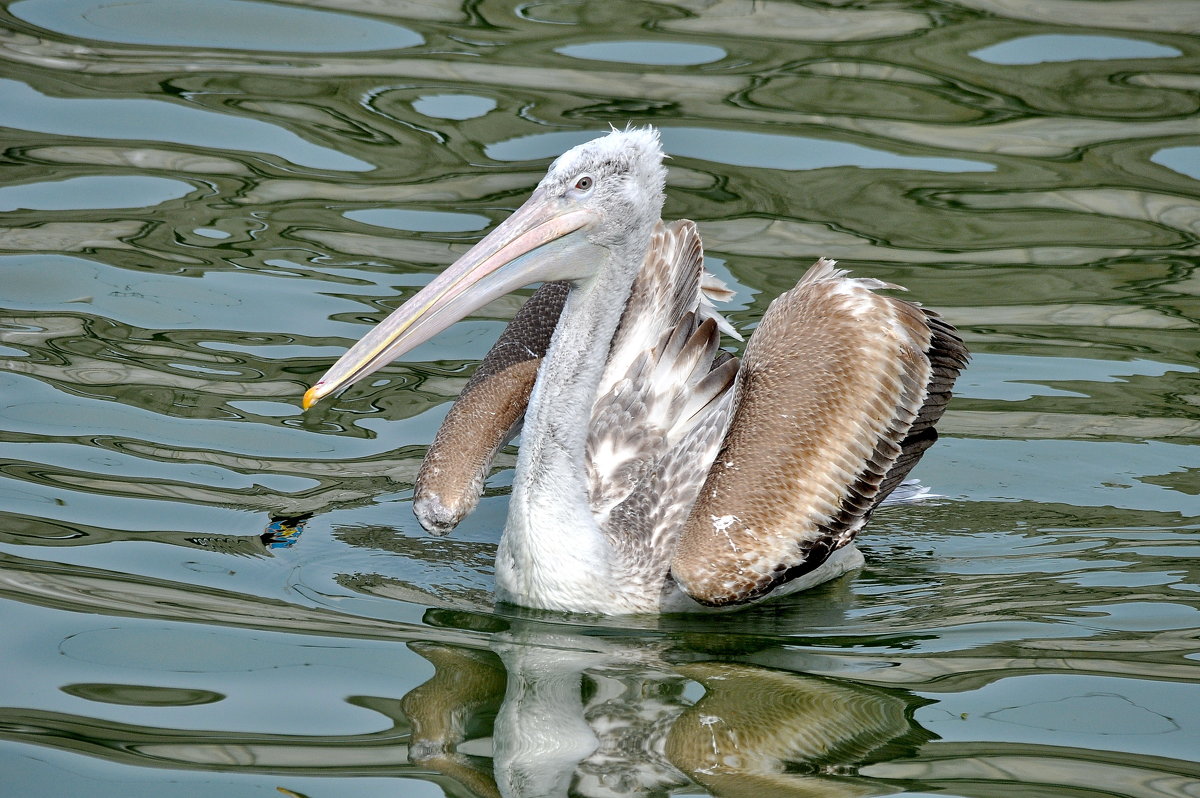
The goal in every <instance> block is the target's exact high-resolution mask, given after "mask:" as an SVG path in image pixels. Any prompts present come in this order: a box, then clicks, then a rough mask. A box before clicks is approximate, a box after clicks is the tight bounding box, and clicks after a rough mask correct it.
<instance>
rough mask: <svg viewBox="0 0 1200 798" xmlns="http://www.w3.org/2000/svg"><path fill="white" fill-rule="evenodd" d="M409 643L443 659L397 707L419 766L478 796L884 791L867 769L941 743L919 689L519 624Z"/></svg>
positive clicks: (435, 660) (888, 788)
mask: <svg viewBox="0 0 1200 798" xmlns="http://www.w3.org/2000/svg"><path fill="white" fill-rule="evenodd" d="M410 647H411V648H412V649H413V650H414V651H416V653H418V654H420V655H421V656H422V657H424V658H425V659H427V660H429V662H431V663H432V664H433V666H434V668H435V673H434V676H433V677H432V678H431V679H430V680H429V681H427V682H425V683H424V684H422V685H421V686H420V687H417V688H416V689H414V690H412V691H411V692H410V693H409V694H408V695H407V696H406V697H405V698H404V700H403V704H402V706H403V709H404V711H405V713H406V715H407V716H408V718H409V720H410V721H411V723H412V730H413V731H412V742H411V746H410V758H411V760H412V763H413V764H414V765H416V766H418V767H423V768H430V769H432V770H435V771H437V772H439V773H441V774H442V775H444V776H447V777H449V778H452V779H454V780H455V781H456V782H458V783H459V784H461V785H462V786H464V787H466V788H467V789H469V790H470V791H471V792H472V793H474V794H475V795H478V796H503V798H542V797H543V796H563V797H564V798H565V797H566V796H613V797H614V798H615V797H616V796H652V795H665V794H667V793H669V792H674V791H677V790H679V789H681V788H686V787H688V786H692V785H699V786H701V787H703V788H704V789H705V790H707V791H708V792H709V793H710V794H712V795H714V796H729V797H730V798H741V796H746V798H749V797H750V796H755V798H758V796H768V795H769V796H794V797H795V798H800V797H801V796H826V797H827V796H868V795H880V794H885V793H889V792H893V791H894V789H895V787H894V786H893V785H889V784H886V783H882V782H878V781H875V780H871V779H866V778H862V777H859V776H857V775H856V770H857V768H858V767H859V766H861V765H863V764H866V763H869V762H872V761H879V760H881V759H892V758H895V757H896V756H900V755H903V754H904V753H905V752H909V753H911V752H912V751H913V750H915V748H916V746H918V745H919V744H920V743H922V742H924V741H926V740H928V739H930V738H931V737H932V736H933V735H931V734H929V733H928V732H926V731H924V730H923V729H921V728H920V727H919V726H917V725H916V724H915V722H914V721H913V720H912V717H911V716H912V712H913V710H914V709H915V704H914V699H913V698H912V697H911V696H907V695H905V694H902V693H898V692H889V691H884V690H880V689H876V688H871V687H864V686H862V685H858V684H853V683H849V682H844V681H840V680H835V679H828V678H822V677H816V676H810V675H806V674H801V673H794V672H787V671H781V670H772V669H767V668H763V667H759V666H756V665H752V664H745V663H740V662H728V661H699V662H685V663H671V662H670V661H669V658H670V656H671V652H670V651H669V650H668V648H669V644H667V643H659V642H656V641H654V642H652V641H646V640H641V641H630V640H620V639H614V638H609V637H595V636H584V635H575V634H570V633H560V632H547V631H545V627H542V628H541V629H538V630H533V629H522V628H519V627H515V626H514V627H513V628H512V629H510V630H508V631H504V632H500V633H497V634H496V635H495V636H494V637H493V638H492V644H491V650H490V651H482V650H476V649H469V648H465V647H460V646H452V645H444V644H439V643H412V644H410ZM686 656H692V657H694V656H696V655H695V653H694V652H693V653H690V654H686ZM493 713H494V718H495V720H494V724H493V727H492V728H491V729H490V730H489V728H488V720H489V718H490V717H492V716H493ZM489 731H490V740H489V739H488V733H489ZM489 743H490V745H489ZM488 754H491V755H492V759H490V760H489V758H488Z"/></svg>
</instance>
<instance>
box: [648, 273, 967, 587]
mask: <svg viewBox="0 0 1200 798" xmlns="http://www.w3.org/2000/svg"><path fill="white" fill-rule="evenodd" d="M834 266H835V262H834V261H830V260H826V259H822V260H820V261H818V262H817V263H816V265H814V266H813V267H812V268H811V269H810V270H809V271H808V272H807V273H806V274H805V275H804V277H803V278H801V280H800V282H799V283H798V284H797V286H796V287H795V288H794V289H792V290H791V291H789V292H788V293H786V294H784V295H782V296H781V297H779V298H778V299H776V300H775V302H773V303H772V304H771V307H770V308H769V309H768V310H767V313H766V315H765V316H764V318H763V321H762V324H761V325H760V326H759V328H758V330H757V331H756V332H755V334H754V336H753V337H752V338H751V340H750V343H749V345H748V346H747V348H746V353H745V357H744V361H743V365H742V370H741V373H740V374H739V378H738V387H737V397H736V399H735V401H736V403H737V409H736V413H735V415H734V419H733V421H732V423H731V426H730V430H729V434H728V436H727V438H726V440H725V443H724V446H723V448H722V449H721V451H720V453H719V454H718V455H717V458H716V462H714V464H713V467H712V469H711V470H710V471H709V473H708V477H707V480H706V481H705V484H704V486H703V488H702V489H701V491H700V495H699V497H698V499H697V501H696V504H695V506H694V507H693V508H692V512H691V514H690V515H689V517H688V520H687V522H686V524H685V526H684V529H683V531H682V533H681V536H680V539H679V545H678V547H677V549H676V553H675V556H674V559H673V562H672V575H673V576H674V578H675V580H676V581H677V582H678V584H679V585H680V587H682V588H683V590H684V591H685V592H687V593H688V594H689V595H690V596H692V598H694V599H696V600H697V601H699V602H701V603H704V604H709V605H713V606H719V605H725V604H737V603H742V602H746V601H751V600H754V599H756V598H759V597H761V596H763V595H765V594H767V593H768V592H770V591H771V590H773V589H775V588H776V587H778V586H780V585H782V584H784V583H786V582H788V581H790V580H792V579H794V578H796V577H798V576H801V575H803V574H805V573H807V572H809V571H811V570H813V569H815V568H816V567H818V566H819V565H820V564H821V563H823V562H824V561H825V559H826V558H828V556H829V555H830V554H831V553H832V552H834V551H836V550H837V549H838V548H841V547H842V546H844V545H846V544H847V543H849V542H850V541H851V540H852V539H853V538H854V535H855V534H856V533H857V532H858V530H859V529H860V528H861V527H862V525H863V524H864V523H865V522H866V519H867V518H868V516H869V515H870V513H871V511H872V510H873V509H874V508H875V506H877V505H878V503H879V502H880V501H881V500H882V499H883V498H884V497H885V496H886V495H887V493H888V492H890V491H891V490H892V489H893V488H894V487H895V486H896V485H897V484H899V482H900V481H901V479H902V478H903V476H904V474H906V473H907V472H908V470H909V469H911V468H912V466H913V465H914V464H915V463H916V460H917V459H919V457H920V455H921V453H922V452H923V451H924V449H925V448H928V445H929V443H930V442H931V440H930V436H931V434H932V432H933V426H932V425H933V423H934V422H935V421H936V420H937V417H939V416H940V415H941V411H942V409H943V408H944V407H945V401H946V399H948V397H949V390H950V387H951V385H952V384H953V381H954V377H955V376H956V375H957V373H958V371H959V370H960V369H961V367H962V365H963V364H964V363H965V359H966V349H965V348H964V347H963V345H962V341H961V339H959V338H958V336H957V334H956V333H955V332H954V330H953V328H952V327H950V326H949V325H948V324H946V323H945V322H943V321H941V320H940V319H937V317H936V316H933V315H932V314H929V313H926V312H925V311H923V310H922V309H921V308H919V307H917V306H916V305H914V304H912V303H910V302H905V301H903V300H899V299H895V298H892V297H885V296H880V295H878V294H876V293H874V291H875V289H878V288H892V287H894V286H889V285H888V284H886V283H883V282H881V281H878V280H873V279H864V278H858V279H855V278H850V277H847V276H846V273H845V272H844V271H841V270H838V269H836V268H834Z"/></svg>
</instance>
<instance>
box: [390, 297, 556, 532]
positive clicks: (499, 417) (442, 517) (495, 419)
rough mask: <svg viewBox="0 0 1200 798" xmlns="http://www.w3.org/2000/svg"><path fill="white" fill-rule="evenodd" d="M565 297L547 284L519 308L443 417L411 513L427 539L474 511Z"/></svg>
mask: <svg viewBox="0 0 1200 798" xmlns="http://www.w3.org/2000/svg"><path fill="white" fill-rule="evenodd" d="M567 290H568V286H567V284H566V283H546V284H545V285H543V286H542V287H541V288H539V289H538V290H537V292H536V293H535V294H534V295H533V296H532V297H530V298H529V301H528V302H526V303H525V304H524V305H522V306H521V309H520V310H519V311H517V314H516V316H514V317H513V320H512V323H510V324H509V325H508V327H507V328H506V329H505V330H504V333H503V335H501V336H500V339H499V340H497V341H496V343H495V345H493V346H492V348H491V349H490V350H488V353H487V355H485V356H484V358H483V360H482V361H481V362H480V364H479V367H478V368H477V369H475V373H474V374H473V375H472V376H471V379H470V380H469V381H468V382H467V385H466V387H465V388H463V391H462V393H461V394H459V397H458V399H456V400H455V402H454V406H453V407H451V408H450V412H449V413H447V414H446V419H445V420H444V421H443V422H442V426H441V428H440V429H439V430H438V433H437V437H435V438H434V439H433V444H432V445H431V446H430V447H429V451H428V452H427V453H426V455H425V460H424V462H422V463H421V470H420V472H418V474H417V485H416V490H415V492H414V494H413V512H414V513H416V516H417V520H419V521H420V522H421V526H423V527H425V529H426V530H428V531H429V532H432V533H434V534H440V535H444V534H446V533H447V532H449V531H450V530H451V529H453V528H454V527H456V526H458V524H459V522H460V521H462V520H463V519H464V518H466V517H467V516H468V515H469V514H470V513H471V511H472V510H474V509H475V506H476V505H477V504H478V503H479V496H480V494H482V493H483V481H484V479H485V478H486V477H487V475H488V470H489V469H490V468H491V465H492V458H494V457H495V456H496V452H497V451H498V450H499V448H500V447H501V446H503V445H504V443H505V441H507V440H508V439H509V438H510V437H511V435H512V434H513V432H514V431H515V430H516V428H517V427H518V426H519V425H520V423H521V421H522V419H524V417H525V408H526V407H527V406H528V405H529V394H530V392H531V391H532V390H533V383H534V381H535V380H536V379H537V370H538V366H540V365H541V362H542V356H543V355H545V354H546V350H547V349H548V348H549V346H550V337H551V336H552V335H553V334H554V328H555V326H556V325H557V324H558V317H559V316H560V315H562V309H563V303H564V302H565V301H566V299H567Z"/></svg>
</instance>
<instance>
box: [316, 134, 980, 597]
mask: <svg viewBox="0 0 1200 798" xmlns="http://www.w3.org/2000/svg"><path fill="white" fill-rule="evenodd" d="M663 158H664V154H663V150H662V146H661V144H660V141H659V135H658V131H657V130H655V129H654V128H644V129H632V128H630V129H626V130H613V131H612V132H611V133H609V134H608V135H605V136H602V137H600V138H597V139H594V140H592V141H589V142H587V143H585V144H582V145H580V146H577V147H574V148H573V149H571V150H568V151H567V152H566V153H564V154H563V155H561V156H560V157H559V158H558V159H557V160H555V161H554V163H553V164H552V165H551V166H550V169H549V171H548V172H547V174H546V176H545V177H544V178H543V179H542V181H541V182H540V183H539V184H538V186H537V188H536V189H535V190H534V192H533V194H532V195H531V196H530V197H529V199H528V200H527V201H526V202H525V204H523V205H522V206H521V207H520V208H519V209H517V210H516V211H515V212H514V213H513V214H512V215H511V216H509V217H508V218H507V219H505V220H504V221H503V222H502V223H501V224H499V225H498V226H497V227H496V228H495V229H494V230H493V231H492V232H490V233H489V234H488V235H487V236H485V237H484V238H483V239H482V240H480V241H479V243H477V244H476V245H475V246H474V247H472V248H471V249H470V250H469V251H468V252H467V253H466V254H465V255H463V256H462V257H461V258H460V259H459V260H458V261H457V262H455V263H454V264H453V265H452V266H450V267H449V268H448V269H447V270H446V271H445V272H443V273H442V274H440V275H438V276H437V277H436V278H434V279H433V280H432V281H431V282H430V283H429V284H428V285H427V286H426V287H425V288H423V289H421V290H420V291H419V292H418V293H417V294H415V295H414V296H413V297H412V298H411V299H409V300H408V301H407V302H406V303H404V305H402V306H401V307H400V308H398V309H397V310H396V311H395V312H394V313H392V314H391V315H390V316H388V317H387V318H386V319H385V320H384V321H383V322H381V323H380V324H379V325H378V326H376V327H375V328H374V329H372V330H371V331H370V332H368V333H367V335H366V336H365V337H364V338H363V339H362V340H361V341H359V342H358V343H357V344H355V345H354V346H353V347H352V348H351V349H350V350H349V351H347V352H346V354H345V355H344V356H342V357H341V358H340V359H339V360H338V361H337V362H336V363H335V364H334V365H333V367H332V368H331V369H330V370H329V371H328V372H327V373H326V374H325V376H324V377H322V378H321V380H320V381H319V382H317V383H316V384H315V385H314V386H313V387H312V388H311V389H309V391H308V392H307V393H306V394H305V396H304V401H303V404H304V407H305V409H307V408H308V407H310V406H311V405H312V404H313V403H314V402H316V401H318V400H319V399H321V398H322V397H325V396H327V395H329V394H330V393H333V392H334V391H337V390H339V389H341V388H343V387H345V386H347V385H350V384H351V383H353V382H355V381H357V380H360V379H362V378H363V377H365V376H367V375H368V374H371V373H372V372H374V371H375V370H376V369H379V368H380V367H382V366H384V365H386V364H387V363H389V362H391V361H392V360H394V359H395V358H397V357H399V356H400V355H403V354H404V353H405V352H408V351H409V350H411V349H412V348H413V347H415V346H417V345H418V344H420V343H422V342H424V341H426V340H429V339H430V338H432V337H433V336H434V335H436V334H437V333H439V332H441V331H442V330H445V329H446V328H447V327H449V326H450V325H451V324H452V323H454V322H455V321H457V320H459V319H461V318H463V317H464V316H466V315H467V314H469V313H471V312H472V311H474V310H476V309H478V308H480V307H482V306H483V305H485V304H486V303H488V302H490V301H492V300H494V299H496V298H497V297H499V296H501V295H503V294H506V293H509V292H511V291H513V290H515V289H518V288H522V287H524V286H528V285H531V284H534V283H539V282H540V283H544V285H543V286H542V288H541V289H539V291H538V293H537V294H535V295H534V297H533V298H532V299H531V300H530V301H529V302H528V303H527V304H526V306H525V307H524V308H522V311H521V312H520V313H519V314H518V315H517V317H516V318H515V319H514V321H513V323H512V324H511V325H510V327H509V328H508V330H507V331H506V332H505V334H504V335H503V336H502V337H501V339H500V340H499V341H498V342H497V343H496V345H495V346H494V347H493V349H492V350H491V351H490V352H489V353H488V355H487V357H486V358H485V359H484V361H483V363H482V364H481V366H480V368H479V370H478V371H477V373H476V374H475V376H474V377H473V378H472V380H471V381H470V382H469V383H468V385H467V387H466V388H465V389H464V391H463V394H462V395H461V396H460V397H459V399H458V400H457V402H456V403H455V405H454V407H453V409H452V410H451V412H450V413H449V415H448V416H447V418H446V421H445V422H444V424H443V426H442V429H441V430H440V431H439V433H438V436H437V438H436V439H435V441H434V444H433V445H432V447H431V448H430V451H429V453H428V455H427V457H426V460H425V462H424V463H423V466H422V470H421V473H420V475H419V476H418V480H417V486H416V492H415V494H414V501H413V508H414V511H415V512H416V514H417V516H418V518H419V520H420V521H421V523H422V525H423V526H424V527H425V528H426V529H428V530H430V531H431V532H435V533H445V532H447V531H449V529H451V528H452V527H453V526H454V525H455V524H457V523H458V522H459V521H460V520H461V519H462V518H463V517H464V516H465V515H466V514H467V513H469V512H470V511H471V510H472V509H473V508H474V506H475V503H476V502H477V501H478V497H479V495H480V492H481V490H482V484H483V479H484V477H485V476H486V475H487V471H488V468H489V466H490V463H491V458H492V455H493V454H494V453H495V452H496V450H497V449H498V448H499V447H500V446H502V445H503V444H504V442H505V441H506V440H507V437H508V435H509V434H510V433H511V432H512V431H513V430H514V429H515V428H516V427H518V426H519V425H522V424H523V427H522V428H521V429H522V433H521V434H522V437H521V442H520V449H519V454H518V459H517V466H516V472H515V475H514V477H513V485H512V495H511V499H510V502H509V508H508V520H507V522H506V524H505V527H504V532H503V534H502V536H501V539H500V545H499V547H498V549H497V553H496V587H497V598H499V599H500V600H502V601H506V602H510V603H513V604H519V605H523V606H527V607H536V608H542V609H549V610H559V611H568V612H583V613H600V614H634V613H661V612H677V611H688V610H703V609H706V608H724V607H733V606H737V605H742V604H746V603H749V602H755V601H759V600H761V599H764V598H767V597H769V596H777V595H782V594H785V593H790V592H794V591H797V590H802V589H806V588H809V587H812V586H813V585H816V584H819V583H821V582H824V581H826V580H829V579H832V578H834V577H837V576H839V575H841V574H843V573H845V572H847V571H849V570H852V569H854V568H857V567H859V566H861V564H862V562H863V558H862V554H861V553H860V552H859V551H858V549H857V547H856V546H855V545H854V538H855V535H856V534H857V533H858V531H859V530H860V529H861V528H862V527H863V525H864V524H865V523H866V521H867V519H868V518H869V517H870V515H871V513H872V512H873V511H874V509H875V508H876V507H877V506H878V505H879V503H880V502H881V501H883V499H884V498H885V497H886V496H887V495H888V494H889V493H891V491H892V490H894V489H895V487H896V486H897V485H898V484H899V483H900V482H901V480H902V479H903V477H904V476H905V475H906V474H907V473H908V472H909V470H911V469H912V467H913V466H914V465H915V464H916V462H917V460H918V459H919V458H920V457H921V455H922V453H923V452H924V451H925V450H926V449H927V448H928V447H929V446H930V445H931V444H932V443H933V441H934V439H935V438H936V431H935V429H934V424H935V423H936V421H937V420H938V418H940V417H941V415H942V412H943V410H944V409H945V406H946V402H947V401H948V400H949V398H950V389H951V387H952V386H953V383H954V380H955V378H956V377H957V375H958V373H959V371H960V370H961V369H962V367H963V366H964V365H965V363H966V360H967V351H966V348H965V346H964V345H963V342H962V340H961V339H960V338H959V336H958V335H957V333H956V332H955V330H954V328H953V327H951V326H950V325H949V324H947V323H946V322H944V321H942V320H941V319H940V318H939V317H938V316H937V315H936V314H935V313H932V312H931V311H928V310H924V309H923V308H921V307H919V306H918V305H916V304H913V303H911V302H906V301H903V300H900V299H896V298H894V297H891V296H887V295H881V294H878V293H876V291H878V290H879V289H890V288H897V287H898V286H893V285H890V284H887V283H884V282H881V281H879V280H875V279H871V278H862V277H859V278H854V277H850V276H849V275H848V273H847V272H845V271H842V270H840V269H837V268H835V261H832V260H828V259H825V258H822V259H820V260H818V261H817V262H816V264H815V265H813V266H812V267H811V268H809V269H808V271H807V272H806V273H805V274H804V275H803V276H802V277H800V279H799V282H798V283H797V284H796V286H795V287H794V288H793V289H792V290H790V291H788V292H787V293H785V294H783V295H781V296H780V297H778V298H777V299H775V300H774V302H772V303H771V305H770V307H769V308H768V310H767V312H766V314H765V315H764V317H763V319H762V322H761V323H760V324H759V326H758V328H757V330H756V331H755V332H754V335H753V336H752V337H751V339H750V341H749V342H748V343H747V345H746V348H745V352H744V355H743V357H742V359H741V361H740V362H739V360H738V359H737V358H734V357H732V356H730V355H729V354H728V353H726V352H722V351H720V350H719V343H720V333H721V331H722V330H724V331H726V332H729V333H733V334H734V335H735V336H736V333H734V332H733V329H732V328H731V327H730V326H729V325H728V324H727V322H725V320H724V319H723V318H721V316H720V315H719V314H718V313H717V312H716V310H715V308H714V306H713V304H712V300H714V299H722V298H727V297H728V296H729V292H728V290H727V289H726V288H725V287H724V285H722V284H721V283H720V282H719V281H718V280H716V279H715V278H714V277H713V276H712V275H709V274H707V273H706V272H705V269H704V257H703V247H702V245H701V242H700V237H699V235H698V233H697V231H696V226H695V225H694V224H693V223H692V222H690V221H677V222H673V223H669V224H667V223H664V222H663V221H662V220H661V218H660V216H661V213H662V207H663V201H664V190H665V186H666V168H665V167H664V165H663Z"/></svg>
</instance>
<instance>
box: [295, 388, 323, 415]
mask: <svg viewBox="0 0 1200 798" xmlns="http://www.w3.org/2000/svg"><path fill="white" fill-rule="evenodd" d="M320 386H321V383H319V382H318V383H317V384H316V385H314V386H313V387H311V388H309V389H308V390H307V391H305V392H304V398H303V399H301V400H300V406H301V407H302V408H304V409H305V410H307V409H308V408H310V407H312V406H313V405H315V404H316V403H317V402H318V401H319V400H320V398H321V397H320V396H318V395H317V388H319V387H320Z"/></svg>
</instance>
